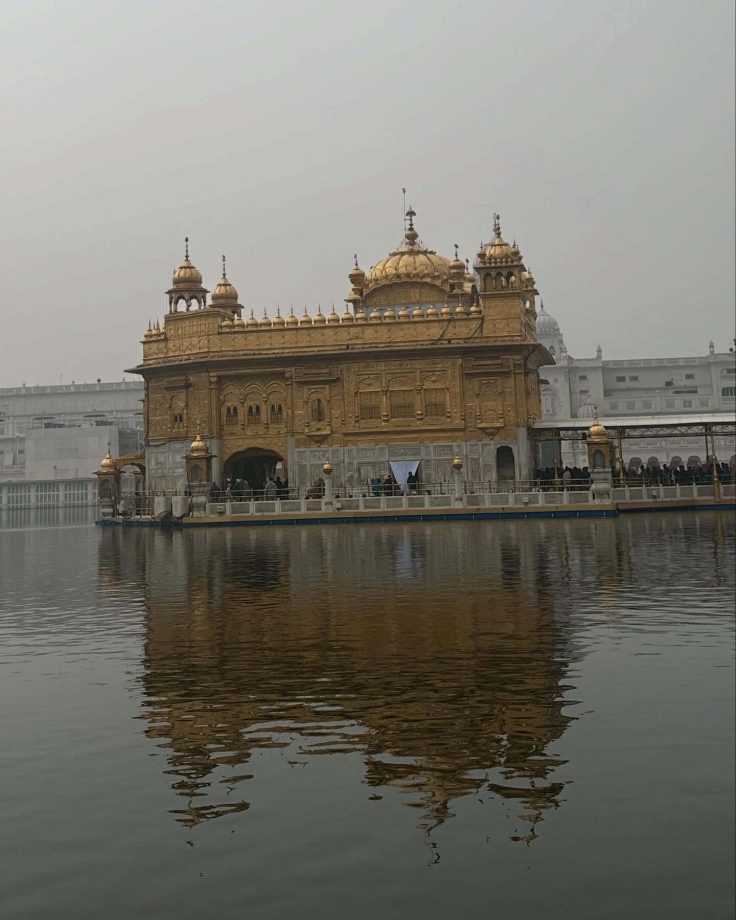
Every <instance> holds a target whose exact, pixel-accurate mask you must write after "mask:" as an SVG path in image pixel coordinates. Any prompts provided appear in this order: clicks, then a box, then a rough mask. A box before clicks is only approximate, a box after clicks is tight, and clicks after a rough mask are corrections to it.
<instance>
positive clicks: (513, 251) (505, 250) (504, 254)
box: [484, 214, 521, 262]
mask: <svg viewBox="0 0 736 920" xmlns="http://www.w3.org/2000/svg"><path fill="white" fill-rule="evenodd" d="M493 234H494V236H493V242H492V243H491V245H490V246H489V247H488V248H487V249H486V250H485V253H484V255H485V261H486V262H518V261H519V259H520V258H521V254H520V253H519V247H518V246H517V245H516V244H515V243H514V245H513V246H511V245H509V244H508V243H507V242H506V240H505V239H504V238H503V237H502V236H501V215H500V214H494V215H493Z"/></svg>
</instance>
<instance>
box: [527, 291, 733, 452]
mask: <svg viewBox="0 0 736 920" xmlns="http://www.w3.org/2000/svg"><path fill="white" fill-rule="evenodd" d="M537 335H538V336H539V341H540V342H541V343H542V344H543V345H545V346H546V348H547V349H548V351H549V352H550V354H551V355H552V356H553V357H554V358H555V361H556V364H554V365H551V366H549V367H542V368H540V371H539V373H540V377H541V378H542V381H543V383H542V386H541V395H542V418H543V420H544V419H549V420H550V421H556V422H557V421H559V422H561V421H568V420H572V419H590V418H593V416H594V415H595V414H596V411H597V413H598V415H599V417H600V418H601V419H602V420H603V421H604V422H606V421H611V422H615V421H616V420H617V419H620V420H622V421H623V419H625V418H629V419H631V418H634V417H635V418H637V419H640V420H641V419H647V420H651V421H652V422H656V421H660V422H661V421H666V419H667V417H668V416H669V417H672V418H674V417H678V418H682V417H688V418H692V419H693V420H700V419H702V420H704V421H707V420H708V417H709V416H712V415H714V414H715V413H729V414H731V415H732V416H733V415H734V414H736V354H734V352H733V350H731V351H723V352H717V351H716V349H715V346H714V344H713V342H711V343H710V345H709V348H708V354H706V355H695V356H692V357H683V358H631V359H627V360H621V361H615V360H604V358H603V350H602V348H601V347H600V345H599V346H598V348H597V350H596V353H595V356H594V357H592V358H573V357H572V356H571V355H569V354H568V352H567V348H566V347H565V341H564V337H563V334H562V330H561V329H560V326H559V323H558V322H557V320H556V319H554V317H552V316H550V314H549V313H547V312H546V311H545V309H544V304H541V305H540V310H539V314H538V316H537ZM715 447H716V456H717V458H718V459H719V460H721V461H730V462H731V463H732V464H733V463H735V462H736V444H735V443H734V440H733V439H732V438H716V444H715ZM624 459H625V461H626V462H627V464H629V465H631V466H637V467H638V466H640V465H641V464H644V465H647V464H649V465H655V462H656V463H659V464H665V463H667V464H669V465H675V466H677V465H679V464H680V463H682V464H683V465H685V466H687V465H688V463H691V464H697V463H701V462H704V461H705V459H706V451H705V444H704V442H703V441H702V439H701V440H698V439H696V438H691V437H682V438H677V437H673V438H666V439H663V438H652V439H640V440H626V441H624ZM562 462H563V464H565V465H570V466H573V465H576V464H577V465H578V466H582V465H584V464H585V462H586V459H585V446H584V445H583V444H578V443H576V442H574V441H565V442H563V445H562Z"/></svg>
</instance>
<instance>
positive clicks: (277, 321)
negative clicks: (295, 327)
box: [273, 307, 286, 326]
mask: <svg viewBox="0 0 736 920" xmlns="http://www.w3.org/2000/svg"><path fill="white" fill-rule="evenodd" d="M273 324H274V326H285V325H286V320H285V319H284V317H283V316H282V315H281V307H276V316H274V318H273Z"/></svg>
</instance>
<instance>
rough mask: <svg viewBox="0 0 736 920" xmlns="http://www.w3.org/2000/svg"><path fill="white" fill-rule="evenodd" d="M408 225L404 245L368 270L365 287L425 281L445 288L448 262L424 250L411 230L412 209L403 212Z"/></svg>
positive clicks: (432, 252)
mask: <svg viewBox="0 0 736 920" xmlns="http://www.w3.org/2000/svg"><path fill="white" fill-rule="evenodd" d="M406 216H407V217H408V218H409V226H408V228H407V230H406V232H405V233H404V242H403V243H402V244H401V246H399V248H398V249H394V250H393V252H390V253H389V254H388V255H387V256H386V258H385V259H381V261H380V262H378V263H377V264H376V265H374V266H373V268H372V269H371V270H370V272H369V274H368V277H367V279H366V280H367V287H368V288H369V289H370V288H373V287H375V286H376V285H379V284H388V283H390V282H397V281H427V282H430V283H431V284H437V285H445V284H446V283H447V281H448V278H449V274H450V260H449V259H446V258H445V257H444V256H440V255H437V253H436V252H435V251H434V250H433V249H427V248H426V247H425V246H424V245H423V244H422V242H421V240H420V239H419V234H418V233H417V231H416V230H415V229H414V217H415V213H414V211H413V209H412V208H409V210H408V211H407V212H406Z"/></svg>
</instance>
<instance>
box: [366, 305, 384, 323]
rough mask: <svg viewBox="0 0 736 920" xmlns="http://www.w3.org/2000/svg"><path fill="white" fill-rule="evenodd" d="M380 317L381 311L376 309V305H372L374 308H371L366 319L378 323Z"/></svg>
mask: <svg viewBox="0 0 736 920" xmlns="http://www.w3.org/2000/svg"><path fill="white" fill-rule="evenodd" d="M381 318H382V317H381V311H380V310H379V309H378V307H374V308H373V309H372V310H371V312H370V313H369V314H368V319H369V320H370V322H372V323H380V322H381Z"/></svg>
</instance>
